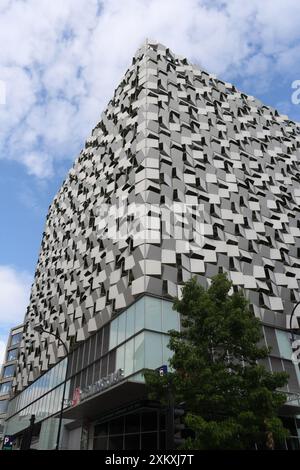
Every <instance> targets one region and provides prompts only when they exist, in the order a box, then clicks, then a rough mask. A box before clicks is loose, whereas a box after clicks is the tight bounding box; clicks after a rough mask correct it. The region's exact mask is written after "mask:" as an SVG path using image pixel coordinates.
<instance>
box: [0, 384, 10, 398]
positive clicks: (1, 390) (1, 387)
mask: <svg viewBox="0 0 300 470" xmlns="http://www.w3.org/2000/svg"><path fill="white" fill-rule="evenodd" d="M11 384H12V381H10V382H5V383H3V384H0V395H6V394H7V393H9V392H10V389H11Z"/></svg>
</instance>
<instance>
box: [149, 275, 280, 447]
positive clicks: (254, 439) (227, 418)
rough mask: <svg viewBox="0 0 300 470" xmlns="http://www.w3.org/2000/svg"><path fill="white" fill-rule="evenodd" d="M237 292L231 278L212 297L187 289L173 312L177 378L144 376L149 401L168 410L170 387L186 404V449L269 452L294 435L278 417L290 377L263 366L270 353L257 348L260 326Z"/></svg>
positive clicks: (195, 287)
mask: <svg viewBox="0 0 300 470" xmlns="http://www.w3.org/2000/svg"><path fill="white" fill-rule="evenodd" d="M231 286H232V284H231V282H230V281H229V280H228V279H227V276H226V275H225V274H218V275H217V276H215V277H214V278H213V279H212V282H211V285H210V287H209V288H208V289H207V290H205V289H204V288H203V287H202V286H200V285H199V284H198V283H197V281H196V279H195V278H193V279H191V280H190V281H188V282H187V283H186V284H185V285H184V287H183V290H182V298H181V299H180V300H179V299H176V300H175V303H174V307H173V308H174V309H175V310H177V311H178V312H179V313H180V314H181V319H182V329H181V332H177V331H171V332H170V342H169V347H170V349H171V350H172V351H173V357H172V359H171V361H170V365H171V368H172V369H171V370H172V372H168V373H167V374H166V375H165V376H163V377H160V376H159V374H158V373H157V372H155V371H150V370H147V371H145V379H146V383H147V385H148V387H149V396H150V398H152V399H156V400H159V401H160V402H162V403H166V390H167V388H168V387H169V389H171V390H172V394H173V396H174V399H175V402H176V403H180V402H185V404H186V409H187V410H188V414H187V416H186V418H185V423H186V425H187V427H188V428H189V429H191V430H192V431H193V432H194V436H195V437H194V438H193V439H192V438H188V439H187V440H186V444H185V446H184V448H188V449H249V448H253V446H254V443H257V444H258V445H261V446H263V447H269V448H270V447H272V445H273V441H274V440H275V442H276V441H281V440H282V439H284V438H285V437H286V436H287V435H288V432H287V430H286V429H285V428H284V427H283V424H282V422H281V420H280V418H279V417H278V410H279V408H280V407H281V406H282V405H283V404H284V403H285V401H286V395H285V393H283V392H282V391H279V389H280V388H282V387H284V385H286V383H287V381H288V375H287V374H286V373H271V372H269V371H267V369H266V368H265V367H264V366H263V365H261V364H259V362H258V361H259V360H260V359H263V358H266V357H267V355H268V353H269V352H270V351H269V349H267V348H265V347H262V346H260V345H259V342H260V340H261V339H262V328H261V322H260V320H259V319H258V318H255V317H254V315H253V314H252V312H251V311H250V309H249V304H248V301H247V300H246V299H245V297H244V296H243V294H242V292H241V291H238V292H234V293H233V294H232V295H229V291H230V289H231Z"/></svg>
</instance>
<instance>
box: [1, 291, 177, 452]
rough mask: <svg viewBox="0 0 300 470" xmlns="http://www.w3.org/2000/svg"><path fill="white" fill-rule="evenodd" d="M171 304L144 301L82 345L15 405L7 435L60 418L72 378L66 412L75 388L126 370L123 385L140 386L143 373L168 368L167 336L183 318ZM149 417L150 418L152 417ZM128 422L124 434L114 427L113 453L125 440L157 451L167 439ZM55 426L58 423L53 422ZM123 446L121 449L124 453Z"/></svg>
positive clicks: (110, 437) (110, 440)
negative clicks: (130, 429) (134, 428)
mask: <svg viewBox="0 0 300 470" xmlns="http://www.w3.org/2000/svg"><path fill="white" fill-rule="evenodd" d="M172 305H173V304H172V302H169V301H166V300H162V299H158V298H154V297H150V296H144V297H142V298H141V299H139V300H138V301H137V302H135V304H133V305H132V306H130V307H129V308H127V309H126V310H124V311H123V312H122V313H121V314H119V315H118V316H117V317H116V318H114V319H113V320H112V321H111V323H110V324H106V325H105V326H104V327H102V328H101V329H100V330H98V331H97V332H96V333H95V334H93V335H91V336H90V337H89V338H88V339H87V340H86V341H84V342H82V343H81V344H79V345H78V346H77V347H76V348H75V349H74V350H73V351H72V352H71V353H70V355H69V356H68V358H64V359H63V360H61V361H60V362H59V363H57V364H56V365H55V366H54V367H52V368H51V369H50V370H49V371H47V372H46V373H45V374H43V375H42V376H41V377H39V379H37V380H36V381H35V382H33V383H32V384H31V385H29V386H28V387H27V388H26V389H25V390H24V391H22V392H21V393H20V394H19V395H17V396H16V397H15V398H14V399H13V400H11V401H10V403H9V408H8V416H9V419H8V421H7V425H6V433H7V434H10V435H14V434H16V433H20V432H21V431H22V430H23V429H25V428H26V427H28V426H29V421H30V417H31V415H33V414H34V415H35V422H36V423H39V422H40V423H46V420H48V419H50V418H51V416H53V415H55V414H56V413H57V412H58V411H59V410H60V407H61V400H62V391H63V382H64V380H65V378H67V390H66V404H65V406H66V407H67V406H70V400H72V398H73V392H74V390H75V389H77V390H78V389H80V390H81V391H83V390H84V389H85V388H86V387H88V386H89V385H92V384H94V383H95V382H97V381H98V380H99V379H101V378H105V377H107V376H108V375H109V374H111V373H113V372H115V371H117V370H119V369H123V370H124V376H123V377H124V378H123V380H131V381H132V382H141V381H143V380H144V379H143V375H142V371H143V369H145V368H157V367H159V366H161V365H163V364H168V360H169V358H170V356H171V351H170V350H169V349H168V346H167V345H168V342H169V335H168V331H169V330H171V329H175V330H179V329H180V317H179V314H178V312H175V311H174V310H173V309H172ZM67 366H68V373H67V374H66V372H67ZM139 416H140V418H139V419H140V420H141V421H140V422H141V423H143V422H144V421H145V418H142V415H139ZM147 416H148V417H149V419H150V414H147ZM51 419H52V418H51ZM124 419H125V418H124ZM126 419H127V421H126V420H125V421H124V426H125V428H124V432H123V431H122V432H121V434H118V433H116V432H115V431H114V430H113V428H111V427H109V430H108V434H107V435H106V439H107V446H108V448H117V442H118V441H119V440H120V439H123V441H122V442H123V444H122V446H123V447H124V448H130V446H133V447H131V448H139V447H135V445H136V443H137V441H138V443H139V444H138V446H140V447H141V448H146V446H147V445H149V446H150V444H151V446H152V445H153V442H154V440H155V442H156V445H155V448H156V447H157V446H160V445H161V444H160V439H162V438H161V437H159V436H160V432H161V431H158V429H156V430H153V429H149V430H148V431H147V432H146V431H145V430H144V431H143V432H142V431H141V429H142V427H143V425H142V424H141V426H142V427H141V429H140V430H139V431H135V432H132V433H130V432H127V431H125V429H128V427H129V425H130V419H132V420H134V419H137V418H133V417H131V418H129V417H128V418H126ZM157 419H158V418H157ZM128 420H129V421H128ZM56 421H57V420H56V419H54V422H56ZM150 421H151V420H150ZM126 423H127V424H126ZM132 423H133V421H132ZM52 426H54V424H53V423H52V424H51V426H50V421H49V423H48V424H44V425H42V426H41V429H45V430H47V433H48V434H49V429H50V427H52ZM132 426H133V424H132ZM144 432H145V435H144ZM40 439H41V442H42V440H43V439H44V438H43V436H42V435H41V436H40ZM134 443H135V444H134ZM147 443H148V444H147ZM96 445H97V446H98V445H99V446H100V444H96ZM114 446H116V447H114ZM122 446H121V447H118V448H123V447H122ZM157 448H160V447H157Z"/></svg>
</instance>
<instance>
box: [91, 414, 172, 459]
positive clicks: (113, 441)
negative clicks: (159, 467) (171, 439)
mask: <svg viewBox="0 0 300 470" xmlns="http://www.w3.org/2000/svg"><path fill="white" fill-rule="evenodd" d="M165 442H166V423H165V415H164V413H163V412H162V411H160V410H152V409H145V408H144V409H141V410H140V411H137V412H135V413H130V414H127V415H125V416H120V417H117V418H114V419H111V420H110V421H104V422H102V423H99V424H96V425H95V427H94V442H93V448H94V449H97V450H130V449H131V450H133V449H134V450H140V449H143V450H144V449H165Z"/></svg>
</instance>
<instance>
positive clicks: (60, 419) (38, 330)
mask: <svg viewBox="0 0 300 470" xmlns="http://www.w3.org/2000/svg"><path fill="white" fill-rule="evenodd" d="M33 329H34V331H36V332H37V333H47V334H48V335H52V336H54V337H55V338H56V339H57V340H58V341H59V342H60V343H61V344H62V345H63V347H64V350H65V353H66V357H67V366H66V374H65V380H64V387H63V394H62V400H61V408H60V413H59V423H58V431H57V438H56V446H55V450H59V440H60V433H61V425H62V416H63V411H64V404H65V394H66V385H67V373H68V365H69V355H68V354H69V352H68V348H67V346H66V345H65V343H64V342H63V340H62V339H61V338H60V336H58V335H56V334H55V333H51V332H50V331H47V330H45V329H44V328H43V327H42V326H41V325H37V326H35V327H34V328H33Z"/></svg>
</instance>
